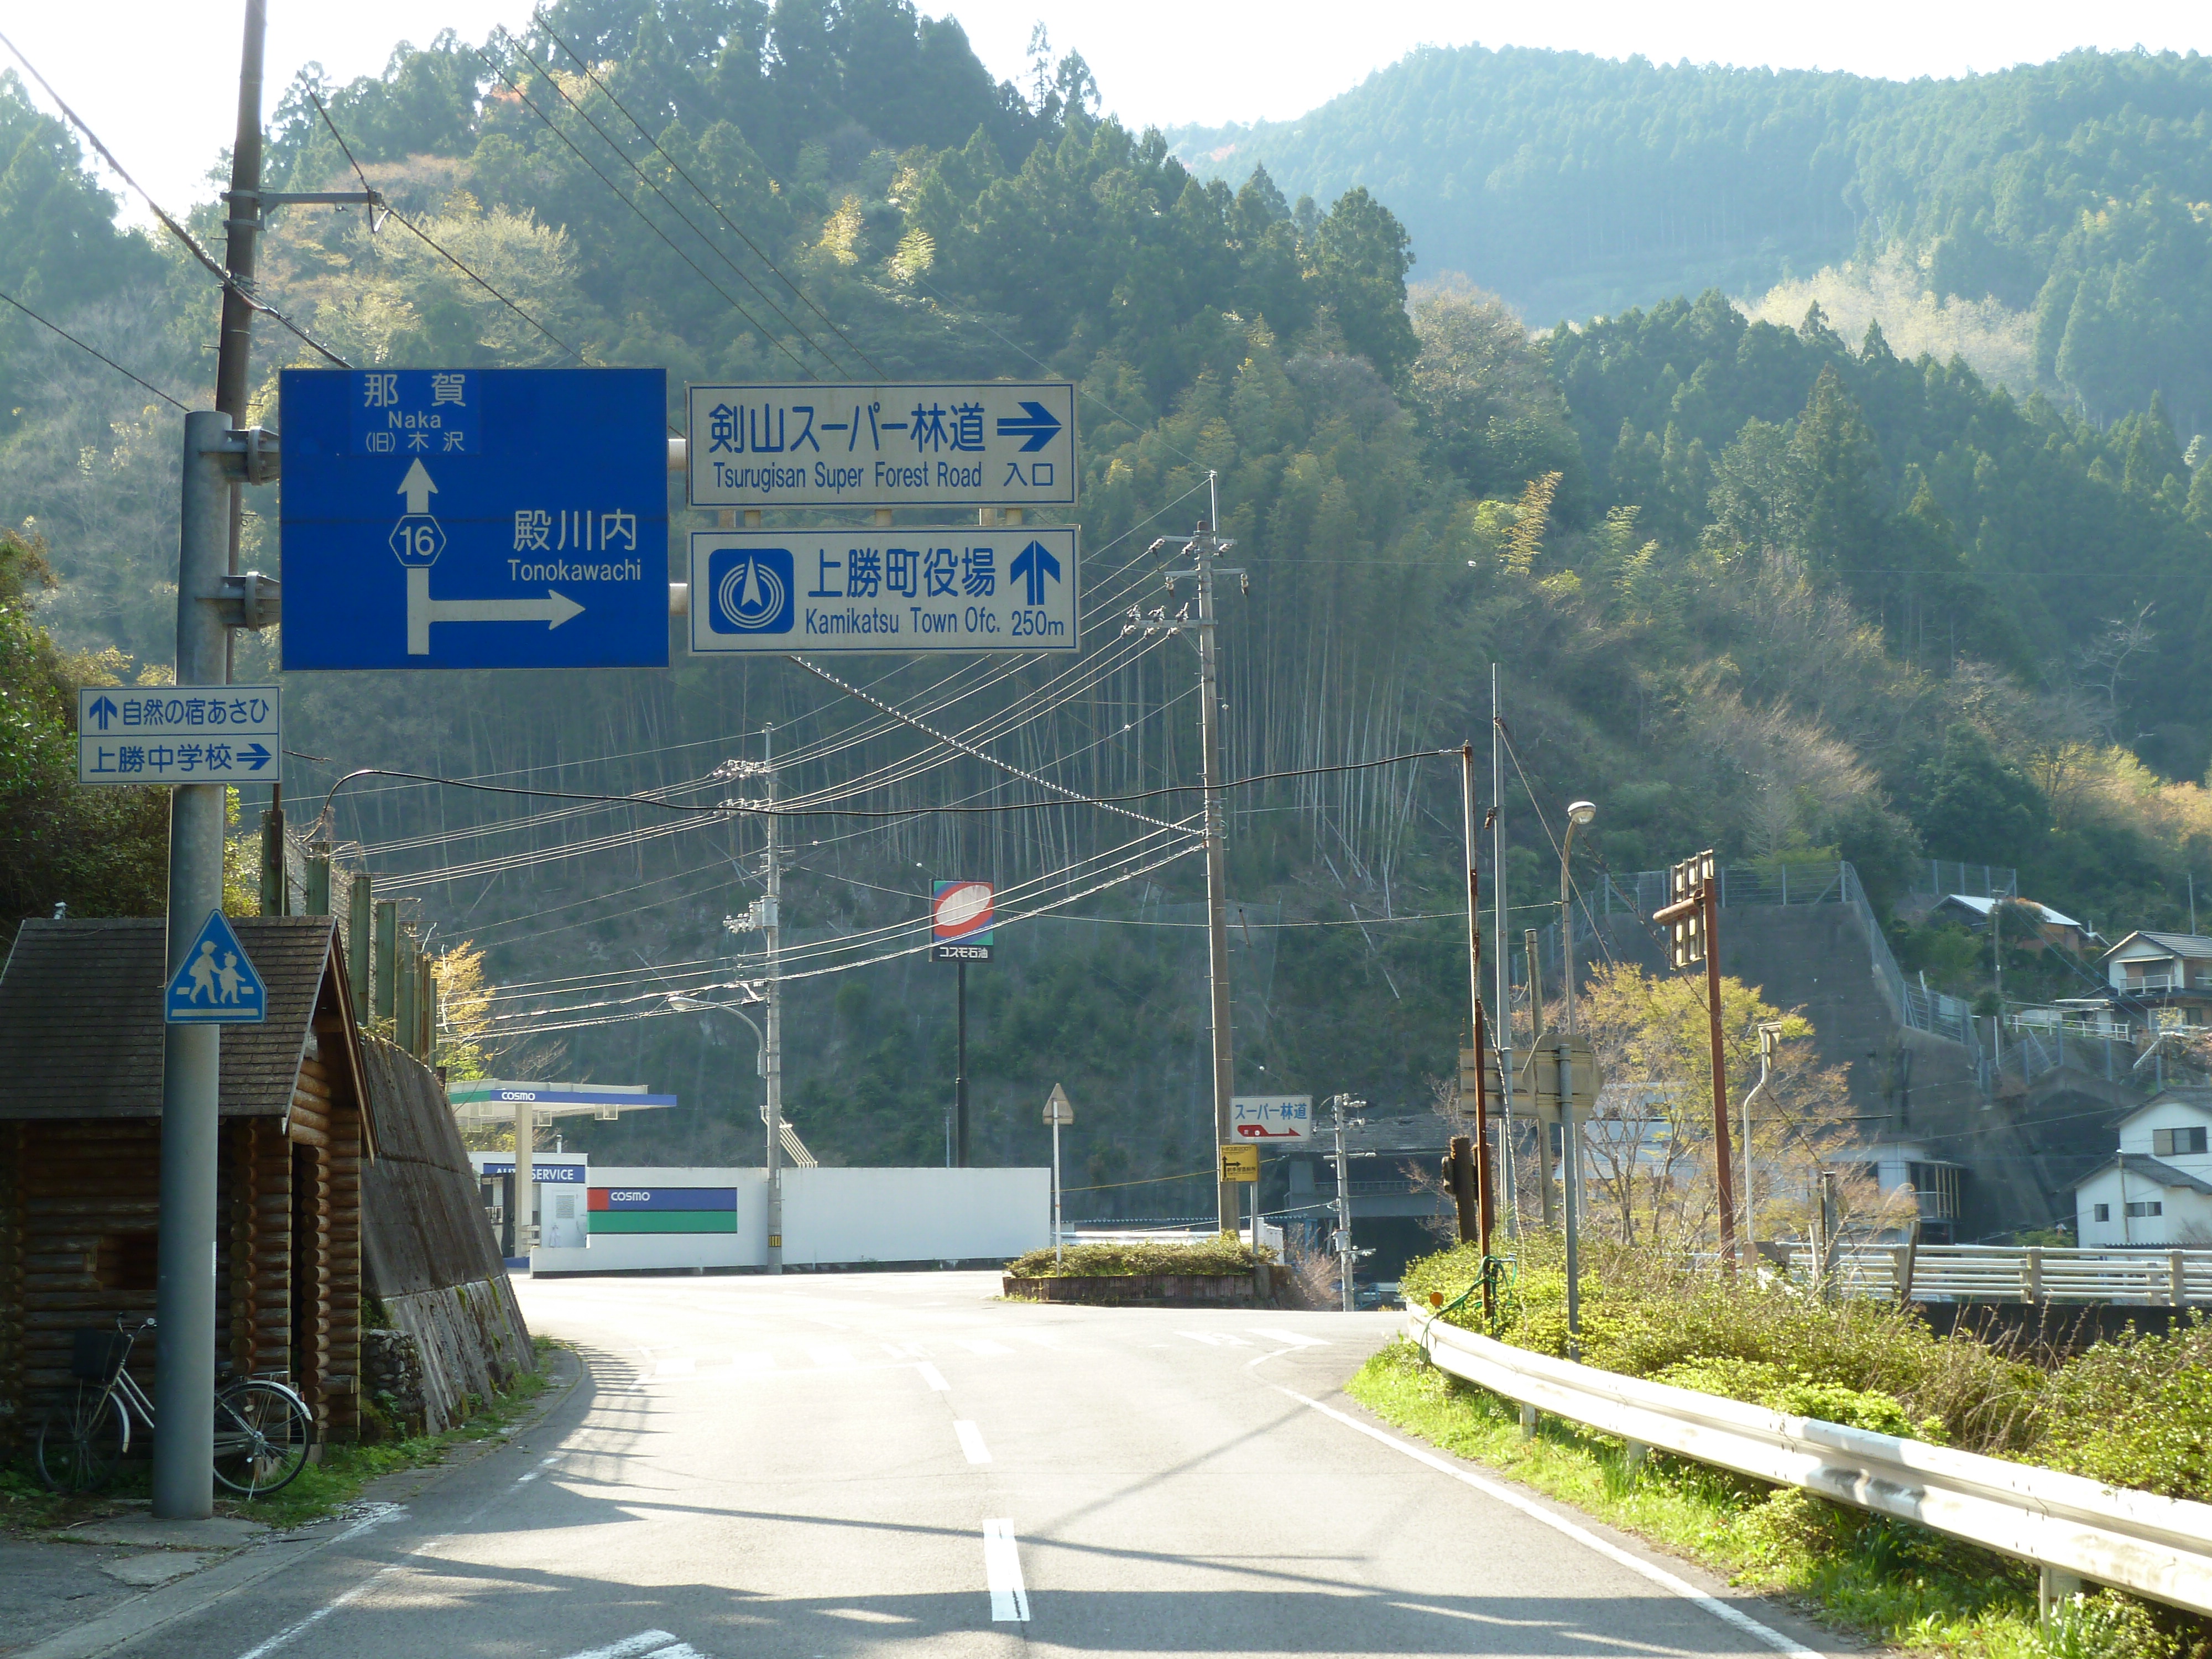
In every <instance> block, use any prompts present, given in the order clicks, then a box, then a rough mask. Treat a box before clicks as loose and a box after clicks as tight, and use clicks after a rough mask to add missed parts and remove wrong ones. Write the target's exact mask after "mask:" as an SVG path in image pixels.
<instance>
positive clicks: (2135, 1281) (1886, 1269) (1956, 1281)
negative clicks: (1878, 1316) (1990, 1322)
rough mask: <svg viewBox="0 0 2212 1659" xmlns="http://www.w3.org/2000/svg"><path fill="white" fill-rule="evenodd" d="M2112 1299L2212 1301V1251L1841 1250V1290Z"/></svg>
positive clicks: (1806, 1276)
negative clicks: (1906, 1290) (1907, 1289)
mask: <svg viewBox="0 0 2212 1659" xmlns="http://www.w3.org/2000/svg"><path fill="white" fill-rule="evenodd" d="M1789 1261H1790V1276H1791V1277H1792V1278H1793V1279H1799V1280H1802V1281H1803V1282H1805V1283H1808V1284H1809V1283H1811V1282H1812V1281H1813V1280H1814V1278H1816V1277H1817V1272H1816V1269H1817V1267H1818V1263H1817V1262H1816V1261H1815V1259H1814V1253H1813V1251H1812V1249H1810V1248H1809V1247H1807V1246H1803V1245H1799V1246H1796V1247H1795V1248H1793V1249H1791V1250H1790V1255H1789ZM1908 1280H1909V1288H1910V1296H1911V1300H1913V1301H1915V1302H2112V1303H2121V1304H2130V1305H2140V1306H2148V1307H2162V1308H2181V1307H2187V1306H2189V1305H2190V1304H2193V1303H2212V1250H2172V1249H2163V1250H2161V1249H2127V1250H2098V1249H2058V1248H2056V1247H2044V1246H2038V1245H2027V1246H2017V1245H2014V1246H2007V1245H1995V1244H1923V1245H1921V1246H1919V1247H1918V1248H1917V1249H1915V1248H1914V1247H1912V1246H1911V1245H1906V1244H1873V1245H1866V1244H1859V1245H1851V1246H1849V1247H1847V1248H1845V1249H1842V1250H1839V1251H1838V1253H1837V1256H1836V1262H1835V1269H1834V1281H1835V1288H1836V1291H1837V1292H1838V1294H1839V1295H1843V1296H1853V1297H1875V1298H1876V1299H1878V1300H1881V1301H1885V1302H1894V1301H1897V1300H1899V1299H1900V1298H1899V1291H1900V1290H1901V1289H1903V1288H1905V1287H1906V1285H1907V1283H1908Z"/></svg>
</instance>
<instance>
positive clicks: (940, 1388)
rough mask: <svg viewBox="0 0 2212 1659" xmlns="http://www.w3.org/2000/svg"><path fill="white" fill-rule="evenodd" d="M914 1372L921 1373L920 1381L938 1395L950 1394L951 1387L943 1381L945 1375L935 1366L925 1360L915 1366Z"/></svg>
mask: <svg viewBox="0 0 2212 1659" xmlns="http://www.w3.org/2000/svg"><path fill="white" fill-rule="evenodd" d="M915 1370H918V1371H920V1372H921V1380H922V1381H923V1382H925V1383H928V1384H929V1386H930V1387H931V1388H933V1389H936V1390H937V1392H938V1393H939V1394H950V1393H951V1391H952V1385H951V1383H947V1382H946V1381H945V1373H944V1372H943V1371H940V1370H938V1369H937V1367H936V1366H934V1365H933V1364H930V1363H929V1362H928V1361H927V1359H925V1360H923V1361H922V1362H921V1364H919V1365H916V1366H915Z"/></svg>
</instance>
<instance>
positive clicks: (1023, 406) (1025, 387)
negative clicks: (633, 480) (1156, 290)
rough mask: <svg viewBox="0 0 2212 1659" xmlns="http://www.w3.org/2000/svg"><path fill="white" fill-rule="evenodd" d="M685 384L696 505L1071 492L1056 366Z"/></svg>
mask: <svg viewBox="0 0 2212 1659" xmlns="http://www.w3.org/2000/svg"><path fill="white" fill-rule="evenodd" d="M684 395H685V403H686V406H687V408H688V409H689V410H690V428H689V435H690V463H691V483H690V502H691V505H692V506H694V507H1072V506H1073V505H1074V503H1075V485H1076V477H1075V388H1074V386H1072V385H1070V384H1069V383H1068V382H1066V381H1065V380H1047V381H1041V382H1037V383H1035V384H1024V383H1023V382H1020V381H1015V380H980V381H975V382H969V383H961V384H955V383H951V382H947V381H941V380H931V381H921V382H908V383H905V384H902V385H897V386H825V385H823V384H820V383H819V382H812V381H810V382H805V383H803V384H792V385H765V386H690V387H687V388H686V389H685V394H684ZM287 464H288V465H289V462H288V463H287Z"/></svg>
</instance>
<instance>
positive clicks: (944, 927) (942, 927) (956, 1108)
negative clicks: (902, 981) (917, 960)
mask: <svg viewBox="0 0 2212 1659" xmlns="http://www.w3.org/2000/svg"><path fill="white" fill-rule="evenodd" d="M991 913H992V889H991V884H990V883H989V882H987V881H940V882H939V883H937V884H936V885H935V887H934V889H933V891H932V893H931V896H930V902H929V930H930V936H931V938H932V939H933V940H934V941H935V943H934V944H933V945H931V947H930V952H929V957H930V960H931V961H933V962H951V963H957V964H959V970H960V981H959V988H958V990H957V993H956V1000H957V1006H958V1013H957V1019H958V1022H959V1042H958V1047H957V1056H956V1059H955V1060H954V1069H953V1073H952V1133H951V1135H950V1136H949V1137H947V1139H949V1140H950V1141H951V1145H950V1146H948V1147H946V1149H945V1162H946V1163H947V1164H952V1165H954V1166H956V1167H957V1168H960V1169H963V1170H964V1169H966V1168H967V1167H968V964H969V963H971V962H988V961H989V960H990V959H991Z"/></svg>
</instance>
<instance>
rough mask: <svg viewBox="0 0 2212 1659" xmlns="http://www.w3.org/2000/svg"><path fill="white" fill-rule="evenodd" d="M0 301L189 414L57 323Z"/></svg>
mask: <svg viewBox="0 0 2212 1659" xmlns="http://www.w3.org/2000/svg"><path fill="white" fill-rule="evenodd" d="M0 300H5V301H7V302H8V303H9V305H11V306H13V307H15V309H16V310H18V311H20V312H21V313H23V314H24V315H25V316H26V317H28V318H29V319H31V320H32V321H33V322H34V323H36V324H38V325H39V326H40V327H41V328H46V329H52V331H54V332H55V333H57V334H58V335H60V336H61V337H62V338H64V340H67V341H68V342H69V343H70V344H71V345H73V346H75V347H76V349H78V350H79V351H88V352H90V353H91V354H92V355H93V356H95V357H97V358H99V359H100V362H103V363H106V365H107V366H108V367H109V368H112V369H113V370H114V371H115V372H116V373H117V374H120V375H121V376H123V378H124V379H125V380H137V382H138V384H139V385H140V386H144V387H145V388H146V390H147V391H149V392H152V393H153V394H154V395H155V397H156V398H160V399H161V401H162V402H163V403H165V404H168V405H169V406H170V407H171V408H172V409H174V410H179V411H182V412H185V413H189V412H190V411H189V410H187V409H186V407H185V404H181V403H179V402H178V401H177V399H176V398H172V397H171V396H170V395H169V394H168V393H167V392H164V391H162V390H161V387H159V386H155V384H154V383H153V382H152V381H151V380H146V379H144V378H143V377H142V376H140V375H137V374H132V373H131V371H130V370H129V369H127V368H124V367H123V365H122V364H120V363H118V362H116V361H115V359H114V358H112V357H111V356H108V355H107V354H106V352H104V351H102V350H100V349H99V348H98V347H97V346H88V345H87V344H86V343H84V342H83V341H82V340H80V339H78V338H77V337H76V335H74V334H72V333H70V331H68V330H67V329H65V328H64V327H62V326H61V325H59V324H58V323H50V322H48V321H47V320H46V319H45V318H43V317H41V316H40V315H39V313H37V312H35V311H33V310H32V309H31V308H30V307H28V306H27V305H25V304H24V303H23V302H22V301H21V300H19V299H17V298H16V297H15V295H12V294H0Z"/></svg>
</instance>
